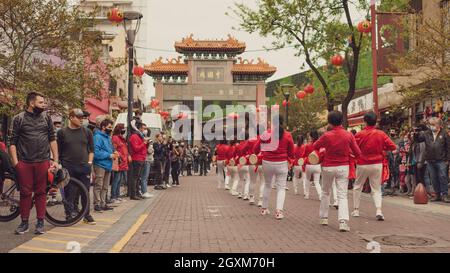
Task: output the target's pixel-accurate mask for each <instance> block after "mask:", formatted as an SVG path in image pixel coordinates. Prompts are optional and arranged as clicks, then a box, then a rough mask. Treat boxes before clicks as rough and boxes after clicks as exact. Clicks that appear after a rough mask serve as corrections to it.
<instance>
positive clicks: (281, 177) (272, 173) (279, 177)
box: [262, 160, 288, 210]
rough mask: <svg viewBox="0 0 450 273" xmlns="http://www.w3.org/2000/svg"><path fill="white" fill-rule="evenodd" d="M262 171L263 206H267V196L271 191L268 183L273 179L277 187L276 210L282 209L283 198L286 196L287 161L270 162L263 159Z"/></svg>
mask: <svg viewBox="0 0 450 273" xmlns="http://www.w3.org/2000/svg"><path fill="white" fill-rule="evenodd" d="M262 165H263V172H264V180H265V188H264V197H263V205H262V207H263V208H268V207H269V197H270V192H271V187H270V184H271V183H272V180H273V179H274V180H275V185H276V189H277V204H276V209H277V210H283V208H284V200H285V198H286V180H287V175H288V163H287V161H282V162H271V161H264V160H263V164H262Z"/></svg>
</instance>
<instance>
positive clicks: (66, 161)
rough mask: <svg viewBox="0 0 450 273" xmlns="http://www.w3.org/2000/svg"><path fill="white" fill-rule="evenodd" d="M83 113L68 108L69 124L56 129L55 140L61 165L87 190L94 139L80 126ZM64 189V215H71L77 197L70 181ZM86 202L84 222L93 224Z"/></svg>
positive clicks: (79, 110)
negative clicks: (66, 202) (65, 203)
mask: <svg viewBox="0 0 450 273" xmlns="http://www.w3.org/2000/svg"><path fill="white" fill-rule="evenodd" d="M83 115H84V114H83V111H82V110H81V109H78V108H75V109H72V110H70V112H69V125H68V126H67V127H65V128H62V129H61V130H59V131H58V133H57V142H58V151H59V158H60V159H61V165H62V166H63V167H64V168H66V169H67V171H68V172H69V175H70V176H71V177H73V178H75V179H78V180H80V181H81V182H82V183H83V185H84V186H85V187H86V189H87V190H88V192H89V187H90V184H91V183H90V181H91V170H92V162H93V159H94V139H93V136H92V132H91V131H90V130H88V129H86V128H84V127H83V126H82V120H83ZM64 190H65V192H66V194H67V195H68V200H69V202H68V205H66V215H67V217H71V216H72V215H71V214H72V213H75V211H73V210H74V209H76V208H77V206H75V204H76V202H75V200H77V199H78V198H77V196H76V192H74V190H73V189H72V187H71V184H70V183H69V184H68V185H67V186H66V187H65V188H64ZM83 202H84V201H83ZM87 203H88V210H87V211H88V212H87V214H86V215H85V217H84V222H85V223H87V224H90V225H95V221H94V218H93V217H92V216H91V214H90V209H89V203H90V202H89V201H88V202H87Z"/></svg>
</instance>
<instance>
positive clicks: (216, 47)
mask: <svg viewBox="0 0 450 273" xmlns="http://www.w3.org/2000/svg"><path fill="white" fill-rule="evenodd" d="M193 36H194V35H193V34H191V35H190V36H188V37H186V38H183V39H182V40H181V42H175V49H176V51H177V52H185V51H192V52H195V51H219V52H220V51H223V52H234V53H243V52H244V51H245V48H246V46H245V43H243V42H239V41H238V40H237V39H235V38H233V37H231V35H228V39H226V40H194V38H193Z"/></svg>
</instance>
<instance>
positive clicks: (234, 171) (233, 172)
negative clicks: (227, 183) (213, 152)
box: [228, 166, 239, 193]
mask: <svg viewBox="0 0 450 273" xmlns="http://www.w3.org/2000/svg"><path fill="white" fill-rule="evenodd" d="M228 170H229V171H230V176H231V179H230V180H231V183H232V186H231V193H233V192H236V191H237V188H238V184H239V173H238V168H237V166H232V167H231V166H229V167H228Z"/></svg>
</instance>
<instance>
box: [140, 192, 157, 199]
mask: <svg viewBox="0 0 450 273" xmlns="http://www.w3.org/2000/svg"><path fill="white" fill-rule="evenodd" d="M153 196H154V195H153V194H151V193H148V192H146V193H144V194H143V195H142V197H144V198H146V199H148V198H152V197H153Z"/></svg>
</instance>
